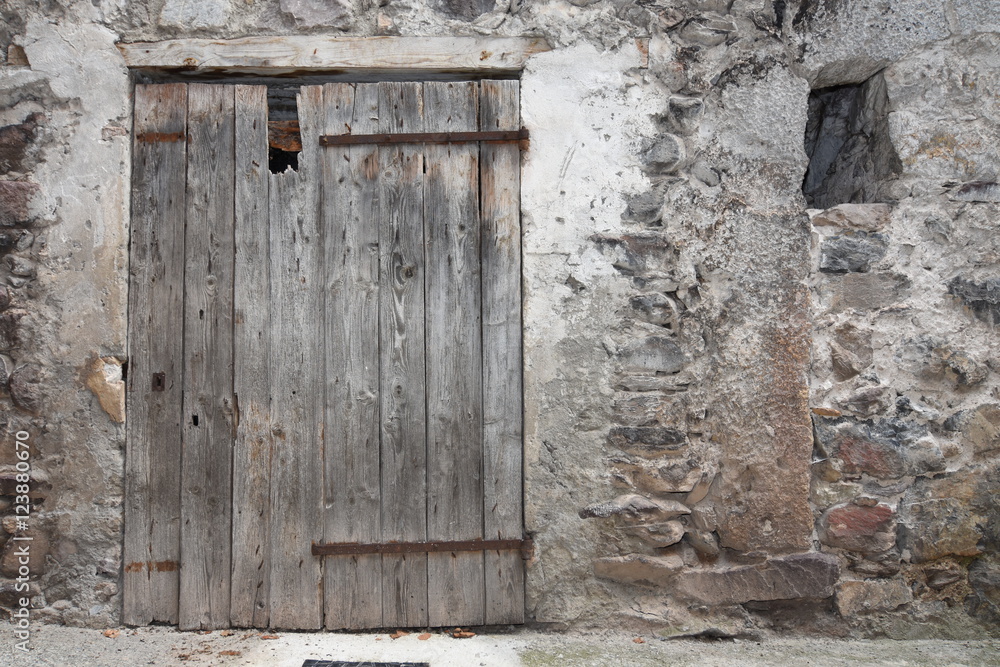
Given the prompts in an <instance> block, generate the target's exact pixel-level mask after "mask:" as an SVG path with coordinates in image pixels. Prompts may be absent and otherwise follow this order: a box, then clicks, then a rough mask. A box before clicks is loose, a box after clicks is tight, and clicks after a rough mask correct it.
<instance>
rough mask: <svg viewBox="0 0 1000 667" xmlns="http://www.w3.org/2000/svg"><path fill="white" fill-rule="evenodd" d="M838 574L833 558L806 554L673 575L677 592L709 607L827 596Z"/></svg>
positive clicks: (830, 593)
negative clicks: (729, 567) (725, 568)
mask: <svg viewBox="0 0 1000 667" xmlns="http://www.w3.org/2000/svg"><path fill="white" fill-rule="evenodd" d="M839 575H840V565H839V563H838V561H837V558H836V557H834V556H831V555H829V554H821V553H808V554H796V555H792V556H784V557H780V558H772V559H770V560H768V561H767V562H765V563H761V564H760V565H750V566H746V567H734V568H731V569H728V570H721V569H720V570H698V571H691V572H686V573H684V575H683V576H680V577H677V579H676V582H675V585H674V590H675V591H676V593H677V595H679V596H681V597H683V598H687V599H690V600H694V601H697V602H700V603H701V604H705V605H709V606H718V605H732V604H743V603H745V602H750V601H754V600H757V601H766V600H795V599H800V598H828V597H830V596H832V595H833V586H834V584H835V583H836V582H837V578H838V577H839Z"/></svg>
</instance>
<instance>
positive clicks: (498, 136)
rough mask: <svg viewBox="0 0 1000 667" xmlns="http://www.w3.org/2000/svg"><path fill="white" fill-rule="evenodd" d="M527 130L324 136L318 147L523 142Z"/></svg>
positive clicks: (321, 137)
mask: <svg viewBox="0 0 1000 667" xmlns="http://www.w3.org/2000/svg"><path fill="white" fill-rule="evenodd" d="M527 138H528V130H526V129H525V128H523V127H522V128H521V129H520V130H502V131H489V132H411V133H409V134H324V135H322V136H320V138H319V145H320V146H354V145H357V144H460V143H467V142H471V141H489V142H506V141H523V140H526V139H527Z"/></svg>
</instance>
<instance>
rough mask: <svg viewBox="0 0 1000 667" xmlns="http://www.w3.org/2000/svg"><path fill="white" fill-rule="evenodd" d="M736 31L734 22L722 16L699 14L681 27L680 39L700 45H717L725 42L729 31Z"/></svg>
mask: <svg viewBox="0 0 1000 667" xmlns="http://www.w3.org/2000/svg"><path fill="white" fill-rule="evenodd" d="M735 31H736V24H735V23H733V21H732V20H730V19H727V18H725V17H722V16H699V17H696V18H693V19H692V20H690V21H688V22H687V24H685V26H684V27H683V28H681V31H680V36H681V39H683V40H684V41H686V42H688V43H690V44H698V45H700V46H718V45H719V44H722V43H723V42H725V41H726V40H727V39H728V38H729V35H730V33H732V32H735Z"/></svg>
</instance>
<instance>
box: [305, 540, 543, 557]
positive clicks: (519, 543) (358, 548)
mask: <svg viewBox="0 0 1000 667" xmlns="http://www.w3.org/2000/svg"><path fill="white" fill-rule="evenodd" d="M534 549H535V544H534V542H532V541H531V539H530V538H526V539H523V540H461V541H457V542H443V541H442V542H438V541H434V542H384V543H381V544H359V543H357V542H340V543H336V544H316V543H315V542H314V543H313V545H312V554H313V556H351V555H360V554H413V553H431V552H442V551H515V550H516V551H520V552H521V558H523V559H524V560H530V559H531V557H532V555H533V554H534Z"/></svg>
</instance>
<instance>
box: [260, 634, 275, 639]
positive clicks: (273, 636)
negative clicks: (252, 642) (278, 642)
mask: <svg viewBox="0 0 1000 667" xmlns="http://www.w3.org/2000/svg"><path fill="white" fill-rule="evenodd" d="M260 638H261V639H280V637H278V635H261V636H260Z"/></svg>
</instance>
